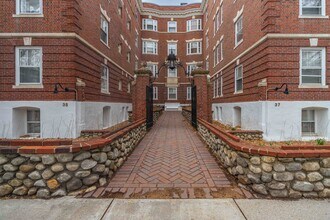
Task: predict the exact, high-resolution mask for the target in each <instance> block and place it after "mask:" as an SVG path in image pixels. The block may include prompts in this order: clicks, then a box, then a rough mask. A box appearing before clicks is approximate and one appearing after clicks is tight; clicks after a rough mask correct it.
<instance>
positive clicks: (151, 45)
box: [142, 41, 158, 54]
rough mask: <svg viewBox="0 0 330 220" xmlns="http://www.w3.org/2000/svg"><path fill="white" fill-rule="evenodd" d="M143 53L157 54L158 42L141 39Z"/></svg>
mask: <svg viewBox="0 0 330 220" xmlns="http://www.w3.org/2000/svg"><path fill="white" fill-rule="evenodd" d="M142 45H143V54H157V47H158V43H157V42H156V41H142Z"/></svg>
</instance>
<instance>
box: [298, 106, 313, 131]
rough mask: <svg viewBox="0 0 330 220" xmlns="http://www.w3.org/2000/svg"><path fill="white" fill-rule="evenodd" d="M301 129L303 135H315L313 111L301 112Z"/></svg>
mask: <svg viewBox="0 0 330 220" xmlns="http://www.w3.org/2000/svg"><path fill="white" fill-rule="evenodd" d="M301 129H302V133H303V135H315V110H314V109H309V110H302V117H301Z"/></svg>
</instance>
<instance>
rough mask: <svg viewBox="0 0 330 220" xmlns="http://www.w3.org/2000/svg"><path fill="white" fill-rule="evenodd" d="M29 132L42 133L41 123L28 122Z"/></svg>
mask: <svg viewBox="0 0 330 220" xmlns="http://www.w3.org/2000/svg"><path fill="white" fill-rule="evenodd" d="M27 133H28V134H39V133H40V123H28V124H27Z"/></svg>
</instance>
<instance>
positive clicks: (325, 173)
mask: <svg viewBox="0 0 330 220" xmlns="http://www.w3.org/2000/svg"><path fill="white" fill-rule="evenodd" d="M320 172H321V173H322V175H323V176H325V177H330V168H321V169H320Z"/></svg>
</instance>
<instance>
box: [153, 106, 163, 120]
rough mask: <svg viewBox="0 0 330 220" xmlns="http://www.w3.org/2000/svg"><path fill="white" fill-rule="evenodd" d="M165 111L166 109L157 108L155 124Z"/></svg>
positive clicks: (154, 113) (154, 118) (154, 112)
mask: <svg viewBox="0 0 330 220" xmlns="http://www.w3.org/2000/svg"><path fill="white" fill-rule="evenodd" d="M163 111H164V109H162V108H157V109H154V111H153V120H154V123H155V122H156V121H157V120H158V119H159V117H160V116H161V115H162V114H163Z"/></svg>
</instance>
